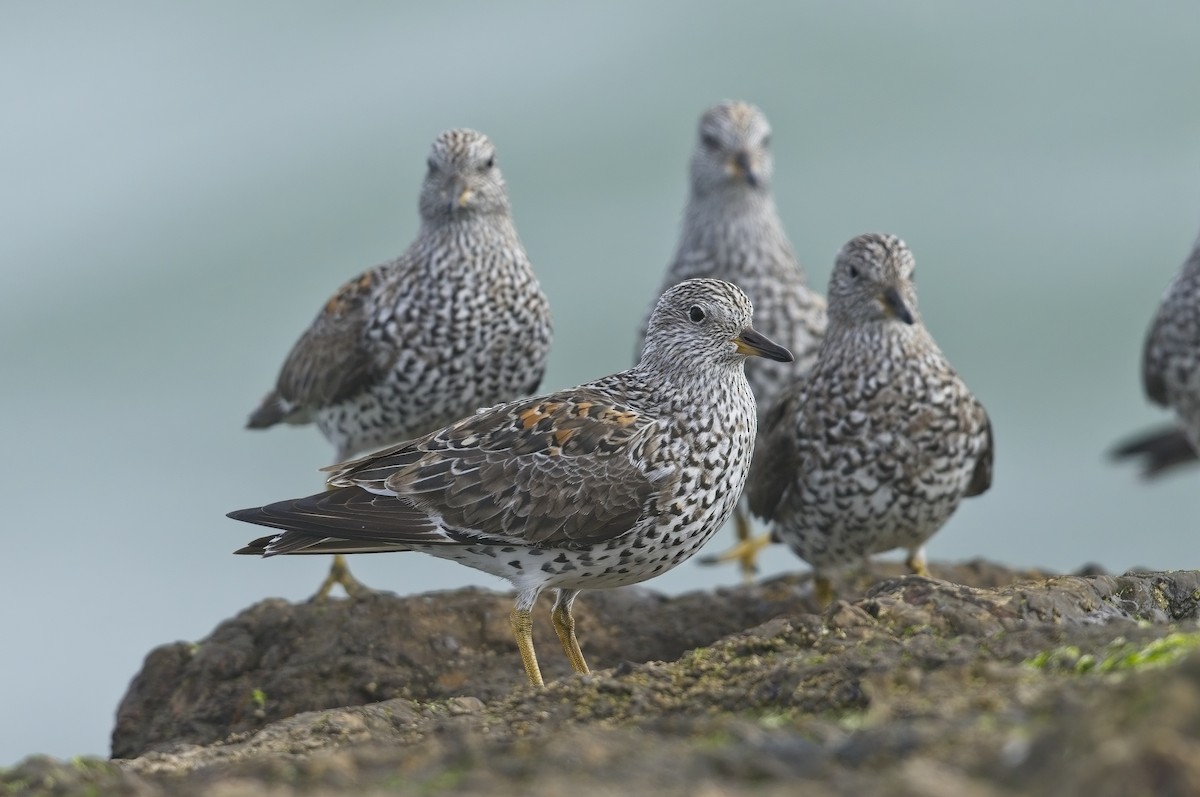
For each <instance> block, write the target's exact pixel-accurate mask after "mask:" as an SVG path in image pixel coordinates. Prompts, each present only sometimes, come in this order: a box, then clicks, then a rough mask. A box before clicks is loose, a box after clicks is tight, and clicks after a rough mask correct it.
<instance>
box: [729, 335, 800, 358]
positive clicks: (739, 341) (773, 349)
mask: <svg viewBox="0 0 1200 797" xmlns="http://www.w3.org/2000/svg"><path fill="white" fill-rule="evenodd" d="M733 345H735V346H737V350H738V353H739V354H744V355H746V356H747V357H766V358H767V359H768V360H775V361H776V362H780V363H790V362H792V361H794V360H795V359H796V358H795V357H793V356H792V353H791V352H790V351H788V350H787V349H785V348H784V347H783V346H780V345H779V344H778V343H776V342H775V341H773V340H771V339H770V338H768V337H767V336H766V335H764V334H763V333H761V332H759V331H758V330H756V329H754V328H753V327H746V328H745V329H743V330H742V331H741V332H740V333H738V336H737V337H736V338H734V339H733Z"/></svg>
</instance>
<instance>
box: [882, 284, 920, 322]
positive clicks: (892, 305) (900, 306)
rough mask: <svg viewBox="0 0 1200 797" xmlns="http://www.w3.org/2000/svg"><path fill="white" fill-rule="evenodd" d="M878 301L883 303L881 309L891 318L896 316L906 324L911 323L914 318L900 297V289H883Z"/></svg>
mask: <svg viewBox="0 0 1200 797" xmlns="http://www.w3.org/2000/svg"><path fill="white" fill-rule="evenodd" d="M880 301H881V302H882V303H883V311H884V312H885V313H887V314H888V315H890V316H891V317H892V318H898V319H900V320H901V321H903V322H904V323H906V324H912V323H913V322H914V321H915V320H916V319H915V318H913V314H912V310H909V309H908V305H907V304H905V303H904V299H903V298H901V296H900V291H898V290H896V289H895V288H887V289H885V290H884V292H883V296H882V297H881V298H880Z"/></svg>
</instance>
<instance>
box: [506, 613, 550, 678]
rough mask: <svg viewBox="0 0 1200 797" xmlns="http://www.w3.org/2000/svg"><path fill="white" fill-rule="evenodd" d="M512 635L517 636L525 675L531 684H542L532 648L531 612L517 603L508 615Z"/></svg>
mask: <svg viewBox="0 0 1200 797" xmlns="http://www.w3.org/2000/svg"><path fill="white" fill-rule="evenodd" d="M508 619H509V622H511V623H512V629H513V635H514V636H516V638H517V650H519V651H521V663H522V664H524V665H525V675H526V676H528V678H529V683H530V684H532V685H533V686H542V685H543V681H542V671H541V668H539V667H538V661H537V653H535V652H534V650H533V613H532V612H531V611H530V610H529V609H522V608H521V607H520V606H519V605H518V606H517V607H516V608H514V609H513V610H512V614H510V615H509V618H508Z"/></svg>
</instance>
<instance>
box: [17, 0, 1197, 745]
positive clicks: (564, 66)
mask: <svg viewBox="0 0 1200 797" xmlns="http://www.w3.org/2000/svg"><path fill="white" fill-rule="evenodd" d="M1198 24H1200V7H1198V6H1196V5H1195V4H1194V3H1191V2H1185V0H1178V1H1177V2H1166V1H1163V2H1156V3H1153V4H1151V3H1121V2H1111V1H1104V2H1094V1H1092V0H1088V1H1086V2H1085V1H1084V0H1074V1H1073V2H1058V3H1044V2H1040V0H1022V1H1020V2H1017V1H1010V2H1006V3H986V4H985V3H959V2H951V1H950V0H946V1H945V2H910V3H896V2H891V1H890V0H877V1H876V2H855V3H825V2H820V3H819V2H779V3H761V4H757V5H755V6H753V7H751V6H749V5H747V4H744V3H729V4H716V3H684V2H661V3H655V4H647V3H617V2H609V3H597V4H591V5H574V4H573V5H568V4H556V3H550V2H534V1H533V0H524V1H522V2H509V3H503V4H482V3H441V4H427V5H421V6H418V5H416V4H393V3H382V2H376V3H356V4H333V3H317V2H295V1H294V0H287V1H286V2H285V1H284V0H275V1H274V2H258V3H253V4H248V3H234V2H217V3H193V4H167V3H150V2H111V3H104V4H99V3H95V4H92V3H60V2H46V3H6V4H4V5H2V6H0V65H2V67H3V68H0V97H2V98H3V119H4V122H3V124H2V125H0V167H2V168H0V173H2V174H3V179H2V180H0V220H2V225H3V235H0V380H3V381H2V387H0V410H2V411H0V424H2V425H3V426H2V431H0V435H2V439H3V441H4V453H3V456H2V457H0V469H2V471H0V491H2V492H0V495H2V496H3V506H4V509H3V521H2V532H0V533H2V535H3V541H4V549H5V551H4V565H5V566H4V568H3V579H4V582H3V583H4V590H3V595H4V598H3V601H2V602H0V616H2V618H3V634H4V637H3V643H2V644H0V648H2V649H3V653H2V654H0V662H2V663H0V667H2V668H3V669H2V670H0V675H2V678H0V710H2V716H3V717H4V718H5V722H3V723H0V764H4V763H9V762H11V761H13V760H16V759H17V758H19V757H21V756H23V755H24V754H27V753H31V752H47V753H51V754H54V755H57V756H68V755H71V754H75V753H90V754H105V753H106V752H107V749H108V733H109V731H110V729H111V724H112V716H113V711H114V709H115V707H116V704H117V701H118V700H119V698H120V697H121V695H122V694H123V692H124V690H125V688H126V686H127V684H128V682H129V679H130V678H131V677H132V676H133V674H134V673H135V672H136V671H137V669H138V668H139V667H140V665H141V660H142V657H143V656H144V655H145V653H146V652H147V651H148V650H149V649H150V648H151V647H152V646H154V645H157V644H159V643H164V642H170V641H174V640H177V639H198V638H200V637H202V636H204V635H205V634H206V633H208V632H209V631H210V630H211V629H212V627H213V626H214V625H215V624H216V623H217V622H219V621H220V620H221V619H223V618H226V617H229V616H231V615H232V614H234V613H235V612H237V611H238V610H240V609H242V608H244V607H246V606H248V605H249V604H251V603H252V602H254V601H257V600H259V599H261V598H264V597H267V596H284V597H287V598H289V599H294V600H299V599H303V598H305V597H307V596H308V595H309V594H310V593H311V592H312V591H313V590H314V589H315V587H316V586H317V584H318V582H319V580H320V578H321V576H322V575H323V573H324V571H325V568H326V567H327V564H328V562H327V560H326V559H325V558H323V557H322V558H293V559H282V558H281V559H275V560H271V561H267V562H263V561H258V560H255V559H250V558H241V557H238V558H235V557H233V556H231V555H230V552H231V551H232V550H233V549H234V548H235V547H237V546H239V545H240V544H242V543H243V542H244V541H246V540H247V539H249V538H250V537H251V536H253V535H254V534H255V533H256V532H255V530H254V529H252V528H250V527H248V526H244V525H240V524H236V523H234V522H233V521H230V520H227V519H225V518H224V517H223V515H224V513H225V512H226V511H228V510H231V509H235V508H239V507H243V506H247V505H251V504H257V503H261V502H264V501H269V500H274V499H279V498H283V497H288V496H293V495H297V494H302V493H305V492H309V491H315V490H316V489H318V488H319V487H320V483H321V482H320V476H319V474H318V473H317V471H316V469H317V468H318V467H320V466H322V465H325V464H327V463H328V461H329V460H330V457H331V456H332V454H331V449H330V447H329V446H328V445H327V444H326V443H325V442H324V441H323V440H322V439H321V437H320V435H319V433H318V432H317V431H316V430H315V429H312V428H307V429H291V428H289V429H276V430H272V431H271V432H269V433H251V432H247V431H244V430H243V429H242V425H243V423H244V421H245V418H246V415H247V413H248V412H249V411H250V410H251V408H252V407H253V406H254V405H255V404H256V402H257V401H258V399H259V398H260V397H261V395H262V394H263V393H264V392H265V391H266V390H267V389H268V387H269V386H270V384H271V383H272V381H273V379H274V377H275V373H276V369H277V368H278V366H279V365H280V363H281V362H282V360H283V357H284V355H285V354H286V353H287V351H288V348H289V347H290V346H291V344H292V342H293V341H294V340H295V338H296V337H297V336H298V335H299V333H300V331H301V330H302V329H303V328H304V327H305V326H306V325H307V324H308V323H309V321H310V320H311V318H312V316H313V315H314V313H315V312H316V310H317V308H318V307H319V306H320V305H321V303H322V302H323V300H324V299H325V298H326V297H327V295H328V294H329V293H330V292H331V291H332V290H333V289H334V288H335V287H336V286H337V285H339V284H340V283H341V282H342V281H343V280H344V279H347V278H349V277H350V276H352V275H354V274H355V273H357V272H358V271H360V270H362V269H364V268H366V267H368V266H370V265H372V264H374V263H377V262H380V261H382V260H384V259H387V258H390V257H392V256H394V255H395V254H397V253H399V252H400V251H401V250H402V249H403V247H404V246H405V245H406V244H407V243H408V241H409V240H410V239H411V238H412V236H413V234H414V232H415V229H416V219H417V214H416V196H417V189H418V186H419V183H420V180H421V177H422V175H423V172H424V162H425V156H426V152H427V149H428V147H429V144H430V142H431V141H432V139H433V137H434V136H435V135H436V134H437V133H438V132H439V131H440V130H442V129H444V128H447V127H452V126H471V127H476V128H478V129H480V130H483V131H485V132H486V133H488V134H489V135H490V136H491V137H492V138H493V140H494V141H495V142H496V144H497V146H498V149H499V157H500V163H501V166H502V168H503V170H504V173H505V175H506V177H507V179H508V183H509V187H510V191H511V196H512V200H513V206H514V209H515V215H516V220H517V225H518V229H519V230H520V232H521V235H522V238H523V240H524V242H525V244H526V247H527V248H528V251H529V253H530V256H531V258H532V260H533V262H534V265H535V267H536V269H537V271H538V273H539V275H540V278H541V280H542V283H543V285H544V287H545V289H546V292H547V293H548V294H549V296H550V299H551V302H552V306H553V309H554V312H555V316H556V327H557V328H556V337H555V342H554V352H553V357H552V360H551V367H550V370H549V373H548V375H547V378H546V381H545V383H544V387H545V388H546V389H552V388H558V387H563V386H567V385H571V384H575V383H577V382H580V381H582V380H585V379H588V378H591V377H593V376H596V375H599V374H602V373H608V372H611V371H615V370H619V369H621V368H624V367H626V366H627V365H628V364H629V362H630V359H631V355H632V348H633V341H634V331H635V327H636V325H637V324H638V322H639V321H640V319H641V318H642V314H643V312H644V311H645V308H646V306H647V303H648V302H649V301H650V299H651V298H652V294H653V292H654V290H655V289H656V288H657V286H658V284H659V280H660V278H661V274H662V271H663V269H664V267H665V266H666V264H667V262H668V260H669V258H670V256H671V253H672V250H673V247H674V245H675V238H676V233H677V228H678V221H679V218H680V212H681V210H682V207H683V202H684V196H685V185H686V184H685V170H686V162H687V158H688V154H689V152H690V149H691V146H692V143H693V139H694V135H695V133H694V130H695V122H696V118H697V116H698V115H699V113H700V112H701V110H703V109H704V108H705V107H706V106H707V105H709V104H710V103H712V102H715V101H717V100H720V99H723V98H744V99H747V100H751V101H753V102H756V103H758V104H759V105H760V106H761V107H762V108H763V109H764V110H765V111H766V113H767V115H768V116H769V117H770V119H771V121H772V123H773V126H774V129H775V134H774V137H773V146H774V150H775V156H776V169H777V175H776V180H775V192H776V195H777V199H778V202H779V206H780V208H781V210H782V215H783V217H784V221H785V224H786V225H787V228H788V231H789V233H790V235H791V238H792V240H793V243H794V244H795V247H796V250H797V252H798V254H799V256H800V258H801V261H802V262H803V263H804V264H805V266H806V268H807V270H808V273H809V275H810V277H811V280H812V282H813V283H814V284H815V285H817V286H818V287H821V288H823V287H824V285H825V282H826V280H827V277H828V273H829V270H830V267H831V265H832V258H833V255H834V253H835V252H836V251H837V249H838V248H839V247H840V246H841V244H842V243H844V242H845V241H846V240H847V239H849V238H850V237H851V236H853V235H855V234H857V233H861V232H865V231H869V230H881V231H889V232H895V233H898V234H900V235H901V236H903V237H904V238H905V239H906V240H907V241H908V242H909V244H910V245H911V246H912V248H913V250H914V252H915V253H916V257H917V260H918V265H919V270H918V273H919V283H918V287H919V290H920V299H921V309H922V312H923V314H924V316H925V319H926V322H927V324H928V325H929V327H930V328H931V329H932V331H933V333H934V335H935V336H936V337H937V339H938V341H939V342H940V344H941V345H942V347H943V349H944V350H945V351H946V352H947V353H948V355H949V357H950V358H951V360H952V361H953V362H954V364H955V365H956V366H957V368H958V369H959V371H960V372H961V373H962V374H963V375H964V377H965V378H966V380H967V382H968V383H969V384H970V385H971V387H972V388H973V389H974V390H975V392H976V393H977V394H978V395H979V396H980V397H981V398H982V399H983V401H984V402H985V404H986V405H987V407H988V409H989V410H990V412H991V415H992V418H993V421H994V424H995V429H996V439H997V461H996V481H995V486H994V488H993V490H992V491H991V492H990V493H988V494H987V495H986V496H984V497H983V498H980V499H976V500H972V501H970V502H968V503H967V504H966V505H964V507H963V508H962V509H961V510H960V512H959V514H958V515H957V516H956V517H955V518H954V519H953V520H952V521H951V523H950V524H949V525H948V526H947V527H946V528H945V529H944V530H943V531H942V532H941V533H940V534H939V535H938V536H937V537H936V538H935V539H934V540H933V542H932V544H931V546H930V548H929V553H930V556H931V558H932V559H933V560H934V561H935V562H936V561H937V560H939V559H964V558H969V557H975V556H984V557H988V558H991V559H995V560H1000V561H1002V562H1007V563H1012V564H1019V565H1041V566H1044V567H1047V568H1053V569H1074V568H1077V567H1079V566H1080V565H1083V564H1084V563H1088V562H1098V563H1100V564H1101V565H1103V566H1105V567H1107V568H1109V569H1113V570H1122V569H1124V568H1127V567H1130V566H1134V565H1142V566H1149V567H1156V568H1174V567H1196V566H1200V555H1198V554H1197V551H1196V544H1195V533H1196V522H1195V511H1196V507H1197V504H1198V502H1200V497H1198V496H1197V485H1198V484H1200V481H1198V480H1200V469H1197V470H1196V471H1193V472H1191V473H1189V474H1184V475H1180V476H1177V477H1175V478H1172V479H1169V480H1167V481H1165V482H1163V483H1159V484H1153V485H1147V484H1143V483H1139V481H1138V480H1137V478H1136V477H1135V474H1134V473H1133V472H1132V471H1131V470H1129V469H1120V468H1116V467H1114V466H1112V465H1111V464H1110V463H1109V462H1107V461H1106V460H1105V456H1104V454H1105V450H1106V449H1107V448H1108V447H1109V446H1110V444H1111V443H1112V442H1113V441H1114V440H1115V439H1116V438H1118V437H1120V436H1122V435H1123V434H1125V433H1127V432H1130V431H1133V430H1137V429H1139V428H1141V427H1143V426H1145V425H1147V424H1152V423H1154V422H1156V421H1158V420H1160V419H1162V418H1164V417H1165V415H1164V414H1163V413H1160V412H1158V411H1156V410H1154V409H1153V408H1151V407H1149V406H1148V405H1147V404H1146V403H1145V401H1144V400H1143V398H1142V395H1141V388H1140V384H1139V376H1138V373H1139V371H1138V368H1139V364H1138V363H1139V350H1140V346H1141V341H1142V336H1143V333H1144V330H1145V328H1146V325H1147V322H1148V320H1149V318H1150V316H1151V314H1152V312H1153V310H1154V308H1155V305H1156V303H1157V301H1158V298H1159V296H1160V295H1161V293H1162V291H1163V289H1164V287H1165V286H1166V284H1167V282H1168V280H1169V279H1170V277H1171V276H1172V275H1173V274H1174V273H1175V271H1176V269H1177V268H1178V266H1179V264H1180V263H1181V262H1182V260H1183V258H1184V256H1185V254H1186V253H1187V251H1188V249H1189V247H1190V245H1191V243H1192V240H1193V238H1194V237H1195V235H1196V231H1197V226H1198V222H1200V48H1197V47H1196V46H1195V37H1196V31H1197V25H1198ZM727 535H728V533H726V535H723V536H722V537H720V538H719V540H718V542H717V543H716V544H715V545H719V546H723V545H724V544H725V542H726V541H727V540H728V536H727ZM764 565H765V567H764V574H770V573H774V572H778V571H783V570H789V569H796V568H800V567H801V566H802V565H801V564H800V563H799V561H797V560H794V559H793V558H792V557H791V556H790V555H789V554H788V553H787V552H786V551H784V550H776V551H773V552H771V553H770V554H769V555H768V556H767V557H766V559H765V561H764ZM354 566H355V573H357V574H358V575H359V577H360V578H362V579H363V580H364V581H366V582H367V583H368V584H371V585H373V586H376V587H379V588H385V589H390V590H394V591H397V592H400V593H411V592H418V591H424V590H432V589H443V588H450V587H457V586H461V585H465V584H483V585H488V586H492V587H495V588H505V585H504V584H503V583H502V582H498V581H496V580H494V579H491V578H490V577H487V576H484V575H483V574H479V573H476V572H474V571H471V570H468V569H466V568H462V567H460V566H457V565H453V564H449V563H443V562H440V561H437V560H433V559H431V558H427V557H419V556H417V555H394V556H386V557H365V558H359V559H358V560H356V561H354ZM736 579H737V574H736V573H735V572H734V571H733V569H732V568H730V569H725V570H713V569H702V568H699V567H697V566H696V565H694V564H692V563H689V564H688V565H686V566H683V567H680V568H679V569H678V570H676V571H674V572H672V573H670V574H668V575H667V576H665V577H663V578H660V579H658V580H657V581H654V582H652V583H651V584H650V586H651V587H653V588H657V589H661V590H667V591H672V592H675V591H681V590H687V589H702V588H708V587H712V586H714V585H717V584H728V583H733V582H735V581H736ZM584 600H586V597H585V598H584ZM585 646H586V642H585Z"/></svg>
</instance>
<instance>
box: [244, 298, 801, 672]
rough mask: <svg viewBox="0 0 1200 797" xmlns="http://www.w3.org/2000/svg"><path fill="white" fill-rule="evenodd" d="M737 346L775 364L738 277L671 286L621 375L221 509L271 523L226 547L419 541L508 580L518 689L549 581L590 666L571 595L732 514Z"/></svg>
mask: <svg viewBox="0 0 1200 797" xmlns="http://www.w3.org/2000/svg"><path fill="white" fill-rule="evenodd" d="M748 356H760V357H766V358H770V359H773V360H777V361H779V362H787V361H788V360H790V359H791V354H790V353H789V352H788V351H787V349H785V348H783V347H782V346H779V345H778V344H776V343H774V342H772V341H770V340H769V339H768V338H766V337H765V336H763V335H761V334H760V333H758V332H756V331H755V330H754V329H753V328H752V327H751V305H750V302H749V300H748V299H747V298H746V296H745V294H744V293H742V292H741V291H740V290H739V289H738V288H736V287H735V286H733V285H730V284H729V283H726V282H721V281H719V280H709V279H703V280H688V281H686V282H683V283H680V284H679V285H676V286H674V287H672V288H671V289H669V290H668V291H667V292H666V293H664V294H663V296H662V297H661V298H660V299H659V302H658V305H657V306H656V307H655V310H654V313H653V315H652V316H651V319H650V324H649V329H648V332H647V336H646V346H645V349H644V351H643V353H642V357H641V359H640V360H639V361H638V363H637V365H636V366H634V367H633V368H632V369H630V370H628V371H623V372H621V373H618V374H614V375H612V376H606V377H603V378H601V379H597V380H596V381H594V382H589V383H587V384H584V385H580V386H579V387H576V388H572V389H569V390H563V391H559V392H556V393H550V394H547V395H543V396H538V397H536V398H530V399H524V400H521V401H516V402H511V403H507V404H501V405H499V406H495V407H491V408H486V409H482V410H479V411H478V412H477V413H475V414H473V415H470V416H467V417H465V418H463V419H461V420H458V421H456V422H454V423H452V424H450V425H449V426H447V427H446V428H444V429H439V430H436V431H433V432H430V433H429V434H426V435H424V436H423V437H419V438H417V439H414V440H410V441H408V442H405V443H402V444H399V445H397V446H394V447H392V448H389V449H387V450H384V451H381V452H378V453H376V454H372V455H370V456H367V457H364V458H361V459H358V460H355V461H352V462H347V463H345V464H342V465H338V466H334V467H332V468H329V469H327V470H331V471H332V475H331V476H330V478H329V484H330V485H331V486H332V488H333V489H332V490H329V491H326V492H323V493H319V494H317V495H312V496H309V497H307V498H299V499H294V500H289V501H281V502H279V503H274V504H269V505H267V506H263V507H257V508H253V509H245V510H241V511H238V512H232V513H230V517H232V518H234V519H237V520H242V521H246V522H249V523H255V524H258V525H262V526H268V527H271V528H273V529H276V530H277V531H276V532H275V533H273V534H271V535H269V536H266V537H262V538H259V539H256V540H254V541H253V542H251V543H250V544H249V545H247V546H246V547H245V548H242V549H241V550H239V551H237V553H243V554H261V555H263V556H274V555H277V554H305V553H334V552H337V553H368V552H384V551H420V552H423V553H427V554H431V555H433V556H437V557H441V558H444V559H450V560H453V561H457V562H461V563H462V564H465V565H467V566H469V567H473V568H476V569H478V570H482V571H484V572H486V573H490V574H492V575H496V576H500V577H502V578H505V579H508V580H509V581H510V582H511V583H512V584H513V586H514V587H515V588H516V590H517V597H516V604H515V607H514V609H513V611H512V615H511V622H512V628H513V632H514V634H515V636H516V639H517V646H518V650H519V651H520V654H521V659H522V662H523V663H524V667H525V672H526V675H527V677H528V679H529V682H530V683H532V684H541V683H542V675H541V669H540V668H539V666H538V663H537V657H536V655H535V654H534V649H533V638H532V615H531V610H532V609H533V607H534V605H535V603H536V601H537V598H538V595H539V594H540V593H541V592H542V591H543V590H546V589H553V590H555V591H556V593H557V596H556V600H555V602H554V609H553V612H552V617H553V621H554V628H555V630H556V631H557V633H558V636H559V639H560V641H561V643H562V646H563V649H564V650H565V651H566V654H567V657H568V658H569V660H570V662H571V665H572V667H573V668H574V670H575V671H577V672H588V667H587V664H586V662H585V660H584V658H583V654H582V653H581V651H580V648H579V643H578V640H577V639H576V636H575V621H574V619H573V617H572V614H571V606H572V602H573V601H574V600H575V596H576V594H577V593H578V592H579V591H580V590H584V589H607V588H612V587H621V586H625V585H628V584H636V583H638V582H641V581H644V580H646V579H649V578H653V577H654V576H657V575H659V574H661V573H664V572H666V571H667V570H670V569H671V568H673V567H675V566H676V565H678V564H680V563H681V562H683V561H685V560H686V559H687V558H688V557H690V556H691V555H692V554H693V553H695V552H696V550H698V549H699V548H700V547H701V546H702V545H704V543H705V542H706V541H707V540H708V539H709V538H710V537H711V536H712V534H713V533H714V532H715V531H716V530H717V529H718V528H720V526H721V525H722V524H723V523H724V522H725V521H726V519H727V518H728V517H729V514H730V513H731V512H732V511H733V507H734V505H735V504H736V503H737V501H738V499H739V497H740V495H741V492H742V488H743V486H744V484H745V480H746V474H747V473H748V471H749V468H750V459H751V454H752V449H753V445H754V437H755V432H756V428H757V415H756V410H755V404H754V396H753V394H752V393H751V391H750V386H749V384H748V383H747V382H746V376H745V372H744V362H745V360H746V358H747V357H748Z"/></svg>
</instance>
